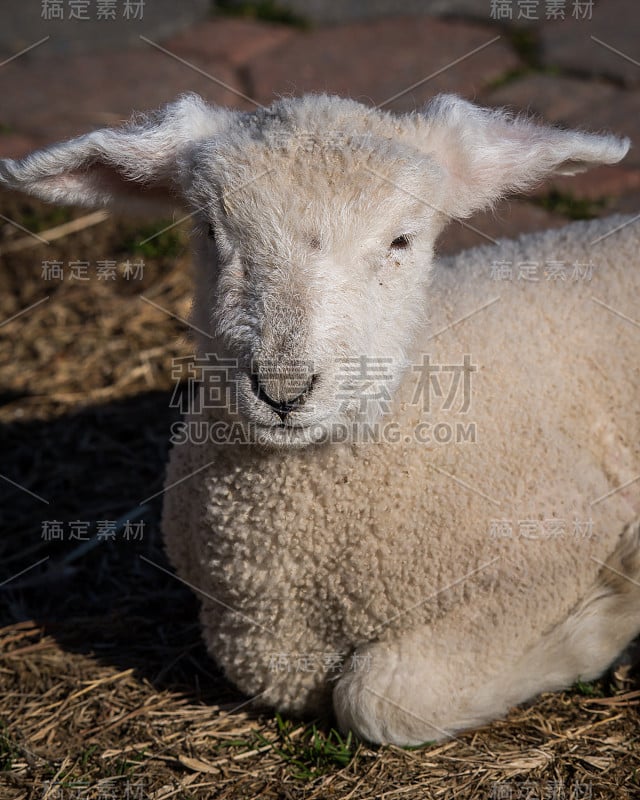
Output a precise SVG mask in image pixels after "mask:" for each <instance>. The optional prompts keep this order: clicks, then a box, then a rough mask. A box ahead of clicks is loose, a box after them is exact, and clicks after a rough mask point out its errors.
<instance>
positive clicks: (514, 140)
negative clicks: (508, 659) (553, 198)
mask: <svg viewBox="0 0 640 800" xmlns="http://www.w3.org/2000/svg"><path fill="white" fill-rule="evenodd" d="M627 149H628V142H627V141H622V140H619V139H616V138H614V137H612V136H593V135H589V134H583V133H576V132H570V131H560V130H556V129H552V128H544V127H539V126H536V125H534V124H532V123H531V122H529V121H527V120H522V119H512V118H510V117H509V116H508V115H506V114H505V113H503V112H496V111H486V110H483V109H480V108H477V107H476V106H473V105H471V104H470V103H467V102H466V101H463V100H461V99H459V98H456V97H451V96H444V97H439V98H436V99H435V100H434V101H433V102H432V103H431V104H429V106H427V108H426V109H425V110H424V111H423V112H421V113H416V114H411V115H405V116H394V115H392V114H388V113H385V112H382V111H379V110H376V109H371V108H368V107H366V106H363V105H361V104H359V103H356V102H353V101H350V100H342V99H339V98H335V97H327V96H309V97H305V98H300V99H287V100H281V101H279V102H277V103H275V104H274V105H273V106H272V107H270V108H268V109H260V110H258V111H256V112H253V113H240V112H232V111H229V110H226V109H219V108H212V107H210V106H207V105H206V104H205V103H203V102H202V101H201V100H200V99H199V98H197V97H195V96H187V97H184V98H181V99H180V100H178V101H177V102H176V103H173V104H171V105H169V106H167V107H166V108H164V109H162V110H161V111H160V112H157V113H156V114H154V115H152V116H149V117H145V118H142V119H138V120H136V121H134V122H132V123H130V124H128V125H127V126H125V127H123V128H120V129H111V130H102V131H96V132H94V133H92V134H89V135H87V136H84V137H80V138H79V139H75V140H72V141H71V142H67V143H63V144H60V145H55V146H53V147H51V148H49V149H48V150H44V151H41V152H39V153H35V154H33V155H32V156H29V157H28V158H26V159H24V160H23V161H20V162H15V161H6V162H3V163H1V164H0V181H2V182H4V183H5V184H7V185H9V186H12V187H14V188H20V189H23V190H26V191H29V192H31V193H33V194H36V195H38V196H40V197H43V198H45V199H49V200H54V201H56V202H66V203H81V204H85V205H107V204H118V203H120V204H123V203H124V204H126V205H128V206H129V207H130V208H135V207H150V208H152V207H160V206H161V205H163V204H164V205H165V206H167V205H168V204H170V203H172V202H174V201H175V202H179V203H180V204H181V205H183V206H185V207H186V208H187V209H188V210H189V211H190V212H191V214H192V216H193V219H194V222H195V225H194V232H193V236H194V244H195V249H196V270H197V282H196V293H195V302H194V317H193V326H194V330H196V331H197V340H198V356H199V357H200V358H202V359H214V360H215V364H217V365H218V366H220V368H221V369H220V373H219V375H218V378H220V377H221V376H222V379H223V380H224V382H225V387H226V389H227V391H226V393H225V396H226V397H227V398H228V404H227V405H228V408H227V409H226V412H227V413H226V416H227V417H231V418H235V419H239V420H241V421H242V422H243V423H252V426H251V427H252V429H253V430H254V431H255V432H256V433H257V437H258V439H259V440H260V441H262V442H263V443H267V444H286V445H303V444H308V443H311V442H313V441H316V440H318V439H322V440H325V439H326V438H327V437H328V436H329V435H330V433H331V430H332V429H333V428H337V429H339V430H340V431H341V432H342V431H344V430H354V429H355V427H354V426H353V424H352V423H353V422H357V421H358V420H362V419H363V418H365V419H368V420H369V421H371V418H372V417H375V416H376V415H378V414H380V413H381V411H382V409H384V408H385V407H387V406H388V403H389V401H390V399H391V396H392V394H393V391H394V389H395V387H396V386H397V383H398V382H399V380H400V378H401V376H402V373H403V371H404V369H405V368H406V362H407V357H408V353H409V351H410V348H411V345H412V342H413V340H414V337H415V332H416V329H417V327H418V326H419V325H420V324H421V323H423V322H425V321H426V317H427V316H428V293H429V288H428V287H429V275H430V266H431V261H432V253H433V245H434V242H435V240H436V238H437V235H438V233H439V232H440V231H441V230H442V228H443V227H444V225H445V224H446V222H447V221H448V220H449V219H454V218H462V217H466V216H469V215H470V214H472V213H473V212H474V211H476V210H477V209H480V208H482V207H485V206H487V205H489V204H491V203H492V202H493V201H495V200H496V199H497V198H498V197H499V196H500V195H502V194H504V193H505V192H507V191H513V190H522V189H526V188H528V187H530V186H532V185H534V184H535V183H537V182H538V181H540V180H541V179H542V178H543V177H545V176H546V175H549V174H551V173H556V174H557V173H564V174H573V173H574V172H577V171H580V170H582V169H586V168H588V167H589V166H593V165H596V164H600V163H614V162H616V161H618V160H619V159H620V158H622V157H623V156H624V154H625V153H626V151H627ZM363 389H366V391H365V392H364V394H363ZM344 423H348V425H347V426H345V425H344Z"/></svg>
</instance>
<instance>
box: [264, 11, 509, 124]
mask: <svg viewBox="0 0 640 800" xmlns="http://www.w3.org/2000/svg"><path fill="white" fill-rule="evenodd" d="M496 35H498V34H497V32H496V29H495V28H492V27H490V26H484V25H476V24H469V23H464V22H459V21H442V20H438V19H434V18H429V17H419V18H389V19H382V20H375V21H368V22H361V23H353V24H347V25H341V26H337V27H327V28H320V29H317V30H313V31H310V32H302V33H299V34H298V35H297V36H296V37H295V38H292V39H291V40H290V41H289V42H287V43H286V44H285V45H284V46H282V47H279V48H276V49H275V50H273V51H271V52H270V53H268V54H267V55H265V56H262V57H258V58H256V59H253V60H252V61H250V63H249V76H250V81H251V85H252V86H253V89H254V92H255V95H256V97H257V99H258V100H260V101H261V102H264V103H269V102H270V101H271V100H272V99H273V97H274V95H276V94H279V93H280V94H295V95H297V94H302V93H304V92H310V91H315V92H318V91H326V92H332V93H337V94H341V95H343V96H349V97H353V98H355V99H358V100H361V101H362V102H366V103H381V102H384V101H385V100H387V99H388V98H390V97H391V96H392V95H395V94H396V93H398V92H402V91H404V90H405V89H407V88H408V87H410V86H411V85H412V84H414V83H416V82H418V81H421V80H422V79H424V78H426V77H427V76H430V75H433V73H438V74H436V75H433V77H432V78H430V79H429V80H427V81H425V83H424V84H422V85H421V86H419V87H416V88H415V89H413V90H411V91H410V92H407V93H406V94H404V95H403V96H402V97H401V98H399V99H398V100H396V101H394V102H393V103H390V104H389V105H388V106H387V107H388V108H389V109H391V110H402V111H404V110H408V109H413V108H415V107H417V106H420V105H422V104H423V103H424V102H425V100H427V99H428V98H429V97H431V96H433V95H434V94H437V93H438V92H442V91H448V92H452V91H453V92H459V93H461V94H464V95H466V96H473V95H474V94H475V93H476V92H478V91H479V90H480V89H481V88H482V87H484V86H486V84H487V83H488V82H490V81H492V80H495V79H496V78H497V77H499V76H500V75H503V74H504V73H505V72H507V71H508V70H510V69H513V68H515V67H516V66H517V65H518V63H519V61H518V58H517V56H516V55H515V54H514V53H513V51H512V50H511V48H510V47H509V45H508V43H507V42H506V41H505V40H504V38H503V39H502V40H498V41H496V42H494V43H493V44H491V45H489V46H487V47H486V48H485V49H483V50H482V51H480V52H477V53H476V54H474V55H471V56H468V57H467V58H465V56H467V55H468V54H469V53H470V52H471V51H472V50H474V49H475V48H479V47H481V46H482V45H484V44H486V43H487V42H489V41H490V40H491V39H492V38H493V37H495V36H496ZM456 59H462V60H461V61H460V63H458V64H455V65H453V66H449V65H451V62H453V61H455V60H456Z"/></svg>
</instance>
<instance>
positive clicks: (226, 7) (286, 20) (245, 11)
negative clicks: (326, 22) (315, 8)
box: [213, 0, 311, 29]
mask: <svg viewBox="0 0 640 800" xmlns="http://www.w3.org/2000/svg"><path fill="white" fill-rule="evenodd" d="M213 8H214V11H217V12H218V13H221V14H226V15H227V16H232V17H244V18H245V19H259V20H262V21H263V22H277V23H279V24H280V25H291V26H292V27H294V28H302V29H307V28H310V27H311V25H310V22H309V20H308V19H306V17H303V16H301V15H300V14H296V13H295V11H292V10H291V9H290V8H286V7H285V6H283V5H280V3H278V2H277V0H256V1H254V2H249V1H248V0H247V2H244V0H216V2H214V4H213Z"/></svg>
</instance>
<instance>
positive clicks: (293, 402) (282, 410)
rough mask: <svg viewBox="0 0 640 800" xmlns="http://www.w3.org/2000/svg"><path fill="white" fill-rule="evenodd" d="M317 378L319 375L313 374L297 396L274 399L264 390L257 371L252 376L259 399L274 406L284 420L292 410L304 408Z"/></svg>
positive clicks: (271, 406) (254, 389)
mask: <svg viewBox="0 0 640 800" xmlns="http://www.w3.org/2000/svg"><path fill="white" fill-rule="evenodd" d="M317 380H318V375H312V376H311V378H310V380H309V383H308V384H307V386H306V387H305V388H304V389H303V391H302V392H301V393H300V394H299V395H297V397H292V398H289V399H286V400H274V399H273V398H272V397H270V396H269V395H268V394H267V392H266V391H265V390H264V387H263V386H262V384H261V383H260V380H259V378H258V376H257V375H256V374H255V373H254V374H253V375H252V376H251V383H252V386H253V391H254V393H255V395H256V397H257V398H258V400H262V402H263V403H266V404H267V405H268V406H269V407H270V408H272V409H273V410H274V411H275V412H276V414H277V415H278V416H279V417H280V419H281V420H282V421H283V422H284V421H285V419H286V418H287V417H288V416H289V414H290V413H291V412H292V411H298V410H299V409H300V408H302V406H304V404H305V403H306V402H307V400H308V398H309V395H310V394H311V392H312V390H313V387H314V386H315V384H316V382H317Z"/></svg>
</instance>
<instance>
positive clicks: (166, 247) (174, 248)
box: [122, 220, 188, 260]
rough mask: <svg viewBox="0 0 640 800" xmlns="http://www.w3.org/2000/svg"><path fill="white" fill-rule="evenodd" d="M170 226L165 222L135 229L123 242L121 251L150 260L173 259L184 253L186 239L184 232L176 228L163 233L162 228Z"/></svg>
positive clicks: (169, 223)
mask: <svg viewBox="0 0 640 800" xmlns="http://www.w3.org/2000/svg"><path fill="white" fill-rule="evenodd" d="M171 224H172V223H171V222H168V221H166V220H165V221H164V222H163V221H158V222H157V223H154V224H153V225H145V226H143V227H140V228H136V230H135V231H132V232H131V233H129V234H128V235H127V236H126V238H125V239H124V240H123V242H122V250H123V251H125V252H127V253H132V254H133V255H140V256H144V258H147V259H150V260H151V259H160V258H175V257H176V256H178V255H180V254H181V253H184V251H185V248H186V246H187V238H188V237H187V234H186V233H185V232H184V231H181V230H178V229H177V228H171V229H170V230H164V231H163V228H168V227H169V226H170V225H171ZM159 231H162V233H159Z"/></svg>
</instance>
